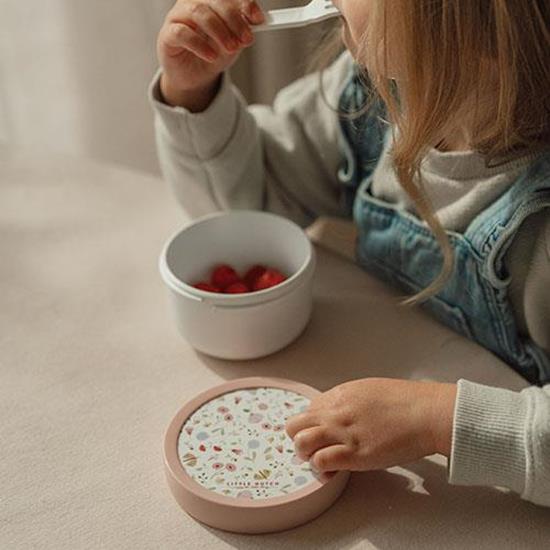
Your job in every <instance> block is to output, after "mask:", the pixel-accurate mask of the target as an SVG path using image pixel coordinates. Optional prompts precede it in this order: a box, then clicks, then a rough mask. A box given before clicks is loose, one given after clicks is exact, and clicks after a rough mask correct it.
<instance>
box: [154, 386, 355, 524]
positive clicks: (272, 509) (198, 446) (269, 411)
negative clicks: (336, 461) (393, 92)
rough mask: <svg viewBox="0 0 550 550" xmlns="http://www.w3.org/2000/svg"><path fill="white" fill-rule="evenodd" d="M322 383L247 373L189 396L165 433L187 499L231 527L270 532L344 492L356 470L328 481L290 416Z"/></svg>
mask: <svg viewBox="0 0 550 550" xmlns="http://www.w3.org/2000/svg"><path fill="white" fill-rule="evenodd" d="M317 394H319V391H318V390H316V389H314V388H312V387H310V386H307V385H305V384H300V383H297V382H293V381H290V380H284V379H280V378H264V377H253V378H242V379H238V380H233V381H231V382H227V383H225V384H222V385H220V386H216V387H215V388H212V389H210V390H208V391H206V392H203V393H201V394H200V395H198V396H197V397H196V398H195V399H192V400H191V401H190V402H189V403H187V404H186V405H185V406H184V407H183V408H182V409H181V410H180V411H179V412H178V414H177V415H176V417H175V418H174V419H173V421H172V423H171V425H170V427H169V429H168V431H167V433H166V438H165V449H164V451H165V465H166V473H167V477H168V481H169V484H170V487H171V489H172V492H173V494H174V496H175V497H176V499H177V500H178V502H179V503H180V505H181V506H182V507H183V508H184V509H185V510H186V511H187V512H188V513H189V514H191V515H192V516H194V517H195V518H196V519H199V520H200V521H202V522H204V523H206V524H208V525H211V526H213V527H218V528H221V529H226V530H230V531H237V532H247V533H252V532H256V533H258V532H268V531H277V530H281V529H287V528H290V527H293V526H295V525H299V524H301V523H304V522H305V521H308V520H310V519H312V518H313V517H315V516H317V515H318V514H320V513H321V512H322V511H324V510H325V509H326V508H327V507H328V506H330V505H331V504H332V502H333V501H334V500H335V499H336V498H338V496H339V494H340V493H341V491H342V490H343V488H344V486H345V484H346V482H347V479H348V476H349V472H339V473H338V474H337V475H335V476H334V477H332V478H331V479H330V480H328V481H321V480H320V479H319V478H318V476H317V474H316V473H315V472H314V471H313V470H312V468H311V467H310V465H309V463H308V462H303V461H302V460H300V459H299V458H298V457H297V456H296V454H295V452H294V443H293V441H292V440H291V439H290V437H288V435H287V434H286V432H285V422H286V420H287V418H289V417H290V416H293V415H295V414H298V413H300V412H302V411H304V410H305V409H307V407H308V405H309V402H310V400H311V399H312V398H313V397H315V396H316V395H317Z"/></svg>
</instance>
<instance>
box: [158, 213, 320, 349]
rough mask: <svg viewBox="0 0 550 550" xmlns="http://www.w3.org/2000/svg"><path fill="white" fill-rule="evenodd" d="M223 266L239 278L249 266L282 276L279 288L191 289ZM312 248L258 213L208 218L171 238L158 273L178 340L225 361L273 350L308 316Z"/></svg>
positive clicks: (301, 235) (282, 221)
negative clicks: (239, 290) (247, 290)
mask: <svg viewBox="0 0 550 550" xmlns="http://www.w3.org/2000/svg"><path fill="white" fill-rule="evenodd" d="M220 263H227V264H230V265H231V266H233V267H234V268H235V269H236V270H237V272H239V273H242V272H243V271H245V270H246V269H248V268H249V267H251V266H252V265H254V264H265V265H268V266H269V267H274V268H276V269H279V270H281V271H282V272H283V273H284V274H285V275H286V276H287V277H288V278H287V280H286V281H284V282H283V283H281V284H279V285H277V286H275V287H272V288H268V289H265V290H260V291H257V292H250V293H246V294H218V293H212V292H205V291H202V290H199V289H197V288H195V287H193V286H192V285H193V284H194V283H196V282H197V281H201V280H204V281H208V280H209V276H210V272H211V270H212V267H213V266H214V265H216V264H220ZM315 263H316V261H315V250H314V248H313V246H312V245H311V242H310V241H309V239H308V237H307V235H306V234H305V232H304V231H303V230H302V229H301V228H300V227H299V226H298V225H296V224H295V223H294V222H292V221H290V220H288V219H286V218H283V217H281V216H278V215H275V214H271V213H268V212H263V211H250V210H230V211H223V212H216V213H214V214H209V215H207V216H205V217H203V218H200V219H198V220H195V221H193V222H192V223H190V224H188V225H187V226H186V227H185V228H184V229H182V230H181V231H179V232H178V233H176V234H175V235H174V236H173V237H172V238H171V239H170V240H169V241H168V243H167V244H166V246H165V247H164V250H163V251H162V254H161V257H160V273H161V276H162V278H163V280H164V282H165V283H166V285H167V286H168V288H169V293H170V301H171V304H172V309H173V311H174V313H175V318H176V322H177V325H178V328H179V331H180V333H181V334H182V336H183V337H184V338H185V339H186V340H187V341H188V342H189V343H190V344H191V345H192V346H193V347H194V348H195V349H197V350H199V351H201V352H203V353H206V354H208V355H212V356H214V357H219V358H222V359H253V358H256V357H262V356H265V355H269V354H270V353H273V352H275V351H278V350H280V349H282V348H284V347H285V346H287V345H288V344H290V343H291V342H292V341H293V340H295V339H296V338H297V337H298V336H299V335H300V333H301V332H302V331H303V330H304V328H305V326H306V325H307V323H308V321H309V318H310V316H311V309H312V301H313V299H312V286H313V274H314V271H315Z"/></svg>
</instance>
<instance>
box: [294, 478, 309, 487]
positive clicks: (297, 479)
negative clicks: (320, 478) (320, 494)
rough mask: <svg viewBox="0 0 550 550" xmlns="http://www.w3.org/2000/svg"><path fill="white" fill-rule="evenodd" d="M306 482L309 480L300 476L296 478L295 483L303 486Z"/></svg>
mask: <svg viewBox="0 0 550 550" xmlns="http://www.w3.org/2000/svg"><path fill="white" fill-rule="evenodd" d="M306 481H307V479H306V478H305V476H298V477H296V478H294V483H296V485H303V484H304V483H305V482H306Z"/></svg>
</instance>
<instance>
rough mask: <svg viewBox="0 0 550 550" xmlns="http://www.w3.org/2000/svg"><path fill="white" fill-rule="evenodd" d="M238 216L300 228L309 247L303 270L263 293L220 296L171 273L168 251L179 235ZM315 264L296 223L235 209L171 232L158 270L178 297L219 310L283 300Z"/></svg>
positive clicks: (280, 217) (281, 217) (262, 211)
mask: <svg viewBox="0 0 550 550" xmlns="http://www.w3.org/2000/svg"><path fill="white" fill-rule="evenodd" d="M235 215H246V216H249V215H251V216H261V217H265V216H269V217H271V218H272V219H276V220H277V221H278V222H281V223H286V224H290V225H292V226H294V228H296V229H298V230H299V233H300V236H301V237H302V238H303V239H304V242H305V243H306V247H307V256H306V258H305V260H304V261H303V262H302V264H301V266H300V268H299V269H298V270H297V271H295V272H294V273H293V274H292V275H291V276H290V277H288V278H287V279H286V280H285V281H283V282H282V283H279V284H278V285H276V286H274V287H271V288H266V289H264V290H258V291H255V292H247V293H242V294H223V293H221V292H219V293H218V292H207V291H204V290H200V289H198V288H195V287H194V286H192V285H190V284H188V283H186V282H185V281H182V280H181V279H180V278H179V277H177V276H176V275H175V274H174V272H173V271H172V269H171V268H170V267H169V265H168V260H167V256H168V250H169V249H170V246H171V245H172V243H173V242H174V241H175V240H176V238H177V237H179V235H181V234H182V233H183V232H185V231H188V230H189V229H191V228H192V227H195V226H198V225H201V224H203V223H207V222H209V221H211V220H212V219H215V218H219V217H224V216H235ZM315 264H316V258H315V249H314V247H313V245H312V243H311V241H310V239H309V238H308V237H307V235H306V233H305V232H304V230H303V229H302V228H301V227H300V226H299V225H298V224H297V223H295V222H294V221H292V220H290V219H289V218H285V217H283V216H280V215H278V214H274V213H272V212H266V211H264V210H246V209H236V210H222V211H218V212H212V213H210V214H206V215H205V216H202V217H200V218H197V219H195V220H191V221H189V222H188V223H186V224H185V225H184V226H183V227H182V228H180V229H178V230H177V231H175V232H174V233H172V235H171V236H170V237H169V238H168V239H167V241H166V242H165V244H164V246H163V248H162V252H161V254H160V258H159V271H160V274H161V277H162V279H163V281H164V282H165V284H166V285H167V286H168V287H169V288H171V289H172V290H173V291H174V292H177V293H178V294H181V295H184V296H186V297H188V298H191V299H194V300H196V301H200V302H207V303H210V304H212V305H216V306H218V307H243V306H248V305H250V306H253V305H257V304H260V303H264V302H269V301H271V300H275V299H277V298H280V297H281V296H283V295H286V294H287V293H288V292H290V291H291V290H293V289H294V287H295V286H297V285H299V284H300V282H301V281H302V278H303V276H304V273H306V272H307V271H308V269H309V270H310V271H311V272H313V271H314V269H315Z"/></svg>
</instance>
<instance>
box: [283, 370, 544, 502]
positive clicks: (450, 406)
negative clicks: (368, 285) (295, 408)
mask: <svg viewBox="0 0 550 550" xmlns="http://www.w3.org/2000/svg"><path fill="white" fill-rule="evenodd" d="M286 431H287V433H288V435H289V436H290V437H291V438H292V439H293V440H294V443H295V445H296V450H297V453H298V455H299V456H300V457H301V458H302V459H304V460H309V462H310V464H311V465H312V466H313V467H314V468H315V469H317V470H319V471H320V472H323V473H326V474H327V475H328V476H330V475H331V472H334V471H338V470H352V471H354V470H359V471H361V470H377V469H383V468H388V467H391V466H395V465H400V464H407V463H409V462H413V461H415V460H418V459H420V458H422V457H424V456H427V455H431V454H433V453H441V454H443V455H445V456H447V457H450V470H449V481H450V483H453V484H460V485H488V486H495V485H496V486H501V487H508V488H510V489H512V490H513V491H516V492H517V493H519V494H520V495H521V496H522V498H524V499H526V500H530V501H532V502H534V503H536V504H541V505H544V506H550V385H549V386H545V387H544V388H542V389H541V388H537V387H530V388H527V389H525V390H523V391H521V392H513V391H509V390H504V389H500V388H493V387H488V386H483V385H481V384H474V383H472V382H467V381H466V380H460V381H459V382H458V384H445V383H438V382H418V381H412V380H398V379H389V378H365V379H361V380H352V381H350V382H346V383H344V384H340V385H338V386H335V387H334V388H332V389H330V390H329V391H326V392H324V393H322V394H321V395H319V396H317V397H316V398H315V399H313V400H312V402H311V404H310V406H309V408H308V409H307V410H306V411H305V412H303V413H300V414H298V415H296V416H293V417H291V418H289V419H288V421H287V424H286Z"/></svg>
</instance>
